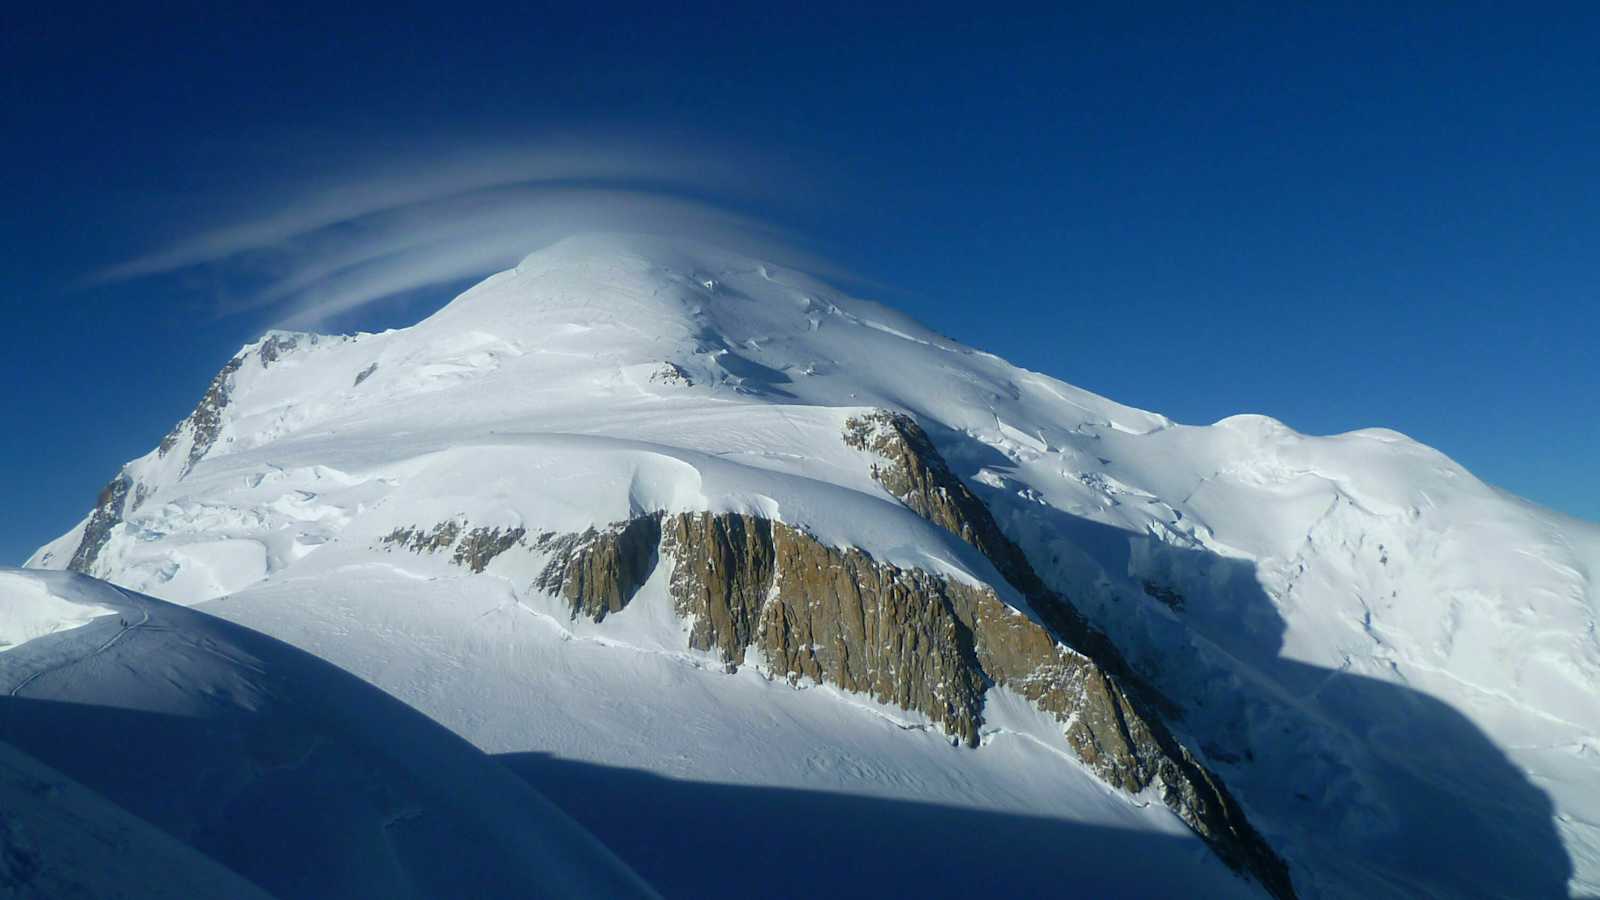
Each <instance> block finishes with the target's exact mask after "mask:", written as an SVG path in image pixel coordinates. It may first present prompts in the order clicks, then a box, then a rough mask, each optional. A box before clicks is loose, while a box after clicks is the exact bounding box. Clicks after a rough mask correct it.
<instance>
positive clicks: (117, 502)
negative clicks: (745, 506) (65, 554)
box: [67, 472, 133, 575]
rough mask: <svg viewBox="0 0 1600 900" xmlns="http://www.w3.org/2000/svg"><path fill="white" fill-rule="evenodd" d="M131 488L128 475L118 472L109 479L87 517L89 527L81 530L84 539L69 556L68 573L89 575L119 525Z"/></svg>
mask: <svg viewBox="0 0 1600 900" xmlns="http://www.w3.org/2000/svg"><path fill="white" fill-rule="evenodd" d="M132 485H133V479H132V478H130V477H129V476H128V473H127V472H118V473H117V477H115V478H113V479H111V482H110V483H109V484H107V485H106V486H105V487H104V488H102V489H101V490H100V496H99V497H98V498H96V499H95V503H94V511H93V512H91V513H90V514H89V523H88V524H87V525H85V526H84V528H83V539H82V540H81V541H79V542H78V549H77V552H75V553H73V554H72V561H71V562H69V563H67V568H68V569H70V570H72V571H74V572H81V573H83V574H85V575H87V574H89V570H90V568H92V567H93V566H94V561H95V559H96V558H98V557H99V556H100V551H101V550H102V549H104V548H105V545H106V541H108V540H110V538H111V529H113V528H115V527H117V525H119V524H120V523H121V522H122V515H123V504H124V502H125V501H126V500H127V498H128V489H129V488H130V487H132Z"/></svg>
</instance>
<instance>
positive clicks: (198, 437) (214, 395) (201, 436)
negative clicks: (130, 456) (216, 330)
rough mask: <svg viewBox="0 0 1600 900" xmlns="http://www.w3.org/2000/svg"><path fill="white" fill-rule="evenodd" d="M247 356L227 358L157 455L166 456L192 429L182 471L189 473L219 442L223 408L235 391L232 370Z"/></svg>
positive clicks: (235, 370)
mask: <svg viewBox="0 0 1600 900" xmlns="http://www.w3.org/2000/svg"><path fill="white" fill-rule="evenodd" d="M244 359H245V357H244V355H243V354H241V355H239V356H235V357H234V358H233V359H230V360H228V363H227V365H225V366H223V367H222V371H220V372H218V373H217V375H216V377H215V378H213V379H211V384H210V386H209V387H207V388H206V393H205V396H203V397H201V398H200V403H199V405H197V406H196V407H195V408H194V412H192V413H190V414H189V417H188V418H186V419H184V420H183V421H182V422H179V423H178V424H177V425H175V426H173V428H172V430H171V431H169V432H167V434H166V436H165V437H163V438H162V439H161V443H160V445H159V446H158V447H157V448H156V454H157V456H160V457H165V456H166V455H167V454H168V453H171V452H172V448H173V447H175V446H177V444H178V441H179V440H180V439H181V438H182V437H183V433H184V432H185V431H187V432H189V434H190V436H191V438H192V442H191V443H190V445H189V457H188V459H186V460H185V461H184V465H183V470H184V471H185V472H188V471H189V470H190V469H192V468H194V465H195V463H198V462H199V461H200V460H201V458H203V457H204V456H205V455H206V453H207V452H208V451H209V450H210V449H211V446H212V445H213V444H215V443H216V442H217V436H218V434H220V433H221V431H222V410H223V409H224V408H226V407H227V405H228V400H229V398H230V396H231V394H232V392H233V373H235V372H237V371H239V367H240V366H242V365H244Z"/></svg>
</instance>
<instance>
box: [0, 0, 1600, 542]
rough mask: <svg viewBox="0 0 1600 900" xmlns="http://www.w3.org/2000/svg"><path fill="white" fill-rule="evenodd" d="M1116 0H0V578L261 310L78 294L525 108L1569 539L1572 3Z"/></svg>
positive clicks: (1597, 387) (1574, 357)
mask: <svg viewBox="0 0 1600 900" xmlns="http://www.w3.org/2000/svg"><path fill="white" fill-rule="evenodd" d="M225 5H231V4H225ZM1115 6H1116V5H1108V6H1107V7H1105V8H1103V9H1098V8H1083V9H1080V10H1079V11H1075V12H1059V11H1058V12H1055V13H1052V14H1048V15H1046V14H1040V15H1037V16H1024V15H1021V14H1017V15H1011V16H999V17H988V16H966V17H963V16H956V15H945V14H942V13H936V12H933V11H930V10H927V9H918V8H916V7H909V6H908V7H906V8H905V9H903V10H900V11H897V12H880V13H875V14H873V15H871V16H865V17H864V16H862V15H861V14H859V13H854V12H843V11H839V12H828V11H824V10H820V9H817V10H813V11H808V12H805V13H800V12H797V11H784V10H780V9H778V8H776V7H768V8H763V9H760V10H758V11H753V12H750V13H748V14H730V13H727V12H723V11H718V12H716V13H710V12H707V13H704V14H693V13H687V12H682V11H672V12H663V11H659V10H657V11H655V12H644V11H640V10H631V9H627V8H624V7H611V8H605V9H602V8H600V7H596V6H593V5H585V9H584V11H583V12H582V14H579V13H578V12H577V11H576V10H574V11H570V12H566V13H553V12H537V13H535V12H524V13H520V14H509V13H506V12H495V13H492V14H491V13H472V12H468V11H466V10H464V9H460V8H454V7H444V9H445V11H444V12H439V11H438V9H439V7H438V6H437V5H435V9H434V11H431V12H424V11H423V10H422V9H421V8H419V9H416V10H408V9H406V8H404V7H402V6H397V5H394V4H390V5H387V6H385V7H382V8H377V9H374V10H369V11H367V12H362V13H349V14H332V15H323V16H321V17H319V18H317V19H315V20H312V19H303V18H296V17H294V16H291V15H288V14H282V13H272V12H267V11H264V10H261V11H256V12H245V13H239V12H231V13H228V14H227V15H226V17H222V16H219V15H218V14H205V15H202V14H199V13H195V14H192V15H187V16H182V17H164V16H158V15H152V14H148V13H145V14H139V15H133V14H119V13H105V12H99V13H94V14H59V15H56V16H55V17H54V18H50V17H44V18H29V17H28V16H24V17H23V18H21V19H17V18H12V19H10V20H8V21H6V22H5V23H4V24H3V26H0V136H3V138H4V139H3V140H0V161H3V162H4V166H5V196H4V204H3V206H0V247H3V251H0V287H3V293H0V296H3V297H4V301H3V302H4V307H3V309H4V312H5V315H6V326H7V327H6V328H5V329H4V332H3V333H4V335H5V339H4V346H3V348H0V373H3V375H4V378H5V381H4V383H5V389H4V391H3V393H0V422H3V423H4V427H3V431H0V434H3V438H0V472H4V473H5V474H4V479H5V481H4V483H3V486H0V499H3V501H4V504H5V510H6V515H5V516H3V517H0V560H3V561H6V562H19V561H20V560H21V559H22V558H23V557H25V556H26V555H27V554H28V553H29V552H31V550H32V549H33V548H34V547H36V546H37V545H38V544H40V543H42V542H43V541H45V540H47V539H49V538H51V537H53V536H55V535H56V534H58V533H60V532H62V531H64V530H65V529H67V528H68V527H70V526H71V524H72V523H73V522H74V521H76V519H77V518H78V517H79V516H81V515H82V514H83V513H84V512H85V511H86V510H87V509H88V507H89V506H90V504H91V502H92V500H93V497H94V495H95V493H96V491H97V490H98V489H99V487H100V486H101V485H102V484H104V483H105V481H106V480H107V479H108V478H109V477H110V476H111V475H112V474H113V473H114V472H115V471H116V469H117V467H118V466H119V465H120V464H121V463H122V462H123V461H125V460H127V459H130V458H132V457H135V456H137V455H139V454H142V453H144V452H146V451H147V450H148V449H150V448H151V447H152V446H153V445H154V444H155V442H156V441H157V440H158V439H159V438H160V436H161V435H162V434H163V433H164V432H165V431H166V430H167V429H168V428H169V427H170V426H171V425H172V423H173V422H174V421H176V420H177V419H179V418H181V417H182V416H183V415H185V414H186V413H187V412H188V411H189V410H190V409H191V408H192V407H193V405H194V402H195V401H196V400H197V399H198V397H199V395H200V394H201V392H202V391H203V390H204V388H205V385H206V383H207V381H208V380H209V379H210V377H211V376H212V375H213V374H214V373H215V371H216V370H217V368H218V367H220V365H221V364H222V363H223V362H224V361H226V359H227V358H228V357H229V356H230V355H231V354H232V353H233V351H234V350H235V349H236V348H237V347H238V345H240V344H242V343H244V342H245V341H248V340H250V339H253V338H254V337H255V336H256V335H257V334H258V333H259V332H260V331H261V330H262V329H263V328H265V327H267V326H269V325H271V324H273V323H274V322H275V321H277V320H278V319H279V318H280V317H281V314H282V310H280V309H273V308H270V307H267V308H257V309H253V310H249V311H245V312H238V313H233V314H229V315H220V316H219V315H218V314H216V312H215V310H216V309H217V308H218V307H219V305H226V304H227V302H228V296H227V295H228V294H229V293H230V292H234V291H236V290H237V285H238V284H239V282H240V279H241V278H244V279H247V278H248V276H249V274H250V273H249V272H248V271H247V272H244V273H242V274H241V272H240V271H239V269H240V267H241V266H243V267H244V268H246V269H248V268H249V266H250V265H262V263H261V262H260V260H259V259H256V260H254V261H251V260H246V261H245V262H244V263H239V262H238V261H234V262H232V263H227V264H223V263H212V264H206V265H201V266H195V267H191V268H188V269H185V270H182V271H178V272H173V273H167V274H163V275H159V276H155V277H147V278H135V279H126V280H121V281H115V282H111V283H102V284H98V285H94V286H88V287H84V286H82V282H83V281H84V279H86V278H88V277H90V276H92V275H94V274H95V273H96V272H100V271H103V270H104V269H105V268H106V267H107V266H110V265H114V264H116V263H119V262H122V261H125V260H127V259H129V258H135V257H139V256H141V255H143V254H147V253H150V252H153V251H157V250H160V249H162V247H164V246H166V245H167V244H169V243H170V242H172V241H175V240H179V239H181V238H183V237H185V236H186V235H189V234H191V233H192V232H194V231H195V230H196V229H197V228H203V227H211V226H214V225H216V224H218V223H219V222H222V221H225V220H227V219H228V215H229V214H231V213H233V212H236V211H237V210H238V209H242V208H243V206H242V205H247V204H248V203H249V202H251V199H252V194H253V193H254V194H256V195H266V197H267V199H270V197H271V195H272V194H274V193H275V192H278V191H280V190H283V189H284V188H285V186H292V185H294V184H295V183H296V181H297V179H300V180H307V179H311V178H312V177H314V176H316V175H317V174H318V173H319V172H321V170H322V168H323V167H324V164H326V165H328V166H333V165H335V164H336V163H339V164H344V165H345V168H344V169H343V170H341V171H348V170H349V165H348V164H349V163H350V162H351V161H352V160H355V161H356V162H358V163H359V162H361V161H363V160H370V161H372V162H373V164H374V165H381V163H382V161H383V160H384V159H385V158H386V157H387V156H388V155H390V154H393V155H394V156H396V157H406V158H408V159H410V160H411V163H410V164H411V165H412V167H413V168H415V167H416V166H417V165H419V164H421V165H424V166H425V165H426V162H427V160H428V159H429V154H431V153H435V152H439V151H440V148H446V149H448V148H450V147H451V146H452V145H453V144H454V143H455V142H458V141H459V142H460V143H462V144H463V145H465V144H474V145H477V146H482V145H484V144H485V142H489V143H492V142H494V141H495V140H499V139H502V138H503V137H504V136H507V135H512V136H522V138H525V136H526V135H530V134H541V133H549V132H551V131H552V130H555V131H564V130H572V131H575V132H587V131H593V130H595V129H601V130H605V131H606V132H607V133H610V134H616V133H624V134H631V135H635V136H638V135H670V136H672V139H673V140H674V141H676V142H678V145H679V146H684V145H687V146H693V145H694V144H695V143H696V142H699V141H705V142H708V143H715V144H717V145H718V146H720V147H723V148H728V147H732V148H735V150H736V153H735V155H736V156H738V157H739V158H741V159H743V160H746V161H747V163H748V165H749V171H748V172H747V173H746V174H748V175H750V177H751V178H752V179H754V180H755V181H757V182H759V184H758V189H757V190H755V191H753V192H749V191H747V192H745V193H743V194H741V195H740V196H739V198H738V199H737V200H733V199H727V198H721V199H719V201H718V202H723V203H724V204H725V205H726V204H733V205H735V206H737V207H738V208H739V209H740V211H742V212H744V213H747V214H751V215H756V216H760V217H762V218H764V219H767V220H769V221H773V222H775V223H777V224H779V225H782V226H783V227H785V228H788V229H790V230H792V231H793V232H795V233H796V234H798V235H800V236H802V237H803V238H806V239H807V240H809V241H811V242H813V243H814V244H815V245H816V246H818V247H819V248H821V249H824V250H825V251H826V252H827V253H828V254H830V255H831V256H832V257H833V258H835V259H837V260H839V261H840V262H841V263H842V264H844V265H847V266H849V267H851V268H852V269H854V270H855V271H857V272H860V273H862V274H863V275H865V276H868V277H870V278H872V279H875V280H876V281H877V282H881V283H882V284H884V285H889V286H893V288H894V289H895V290H893V291H892V292H887V293H884V294H882V295H881V296H883V297H885V298H886V299H888V300H889V301H890V302H892V303H894V304H895V305H898V306H900V307H902V308H904V309H906V310H907V311H908V312H911V313H912V314H914V315H916V316H918V317H919V318H921V319H923V320H924V321H925V322H927V323H928V324H929V325H931V326H933V327H935V328H937V329H938V330H940V331H943V332H945V333H947V334H949V335H951V336H953V337H956V338H958V339H960V340H962V341H964V342H966V343H969V344H973V345H976V346H978V347H981V348H984V349H987V350H991V351H994V352H997V353H999V354H1001V355H1003V356H1005V357H1008V358H1009V359H1011V360H1012V361H1014V362H1016V363H1019V364H1021V365H1025V366H1028V367H1030V368H1034V369H1038V370H1041V371H1044V372H1048V373H1050V374H1052V375H1056V376H1058V377H1061V378H1063V379H1065V380H1067V381H1070V382H1073V383H1075V384H1079V385H1082V386H1084V387H1087V388H1089V389H1092V390H1095V391H1098V392H1100V393H1103V394H1106V395H1109V396H1111V397H1113V398H1115V399H1117V400H1120V401H1123V402H1126V403H1131V404H1134V405H1138V406H1143V407H1146V408H1150V409H1155V410H1158V411H1161V412H1164V413H1166V414H1168V415H1170V416H1172V417H1174V418H1176V419H1178V420H1180V421H1184V422H1192V423H1204V422H1210V421H1214V420H1216V419H1218V418H1221V417H1223V416H1226V415H1230V414H1233V413H1236V412H1245V411H1248V412H1260V413H1265V414H1269V415H1272V416H1275V417H1277V418H1280V419H1283V420H1284V421H1286V422H1287V423H1289V424H1290V425H1291V426H1293V427H1295V428H1297V429H1300V430H1302V431H1307V432H1312V433H1332V432H1338V431H1343V430H1348V429H1351V428H1358V427H1365V426H1375V425H1381V426H1387V427H1391V428H1396V429H1399V430H1401V431H1404V432H1406V433H1408V434H1410V435H1412V436H1414V437H1416V438H1417V439H1419V440H1422V441H1424V442H1426V443H1429V444H1431V445H1434V446H1436V447H1438V448H1440V449H1442V450H1443V451H1445V452H1446V453H1448V454H1450V455H1451V456H1453V457H1455V458H1456V459H1458V460H1459V461H1461V462H1462V463H1463V464H1465V465H1466V466H1467V467H1469V468H1470V469H1472V470H1473V471H1474V472H1476V473H1477V474H1478V475H1480V476H1481V477H1483V478H1484V479H1485V480H1488V481H1490V482H1492V483H1495V484H1498V485H1500V486H1503V487H1505V488H1508V489H1510V490H1512V491H1515V492H1517V493H1520V494H1523V495H1525V496H1528V497H1530V498H1533V499H1535V500H1537V501H1539V502H1541V503H1544V504H1547V505H1549V506H1553V507H1556V508H1558V509H1562V510H1565V511H1567V512H1570V513H1573V514H1576V515H1580V516H1584V517H1587V518H1590V519H1600V473H1597V470H1596V460H1597V459H1600V401H1597V398H1600V349H1597V346H1596V344H1597V338H1600V327H1597V324H1596V320H1595V311H1596V309H1597V307H1600V303H1597V300H1600V296H1597V295H1600V53H1597V52H1596V49H1595V48H1596V47H1597V46H1600V5H1595V4H1573V5H1571V6H1567V7H1555V6H1552V7H1545V8H1542V9H1534V8H1532V7H1529V6H1527V5H1517V6H1512V5H1502V6H1500V7H1498V8H1489V7H1481V8H1478V7H1471V6H1468V5H1458V4H1451V5H1449V7H1450V11H1449V12H1448V13H1442V14H1441V13H1425V12H1420V11H1411V12H1395V11H1394V10H1392V9H1389V8H1388V7H1389V6H1391V4H1373V5H1372V6H1371V7H1370V8H1368V9H1365V10H1359V9H1352V8H1350V5H1348V4H1339V6H1340V7H1342V8H1341V9H1340V10H1338V11H1321V12H1317V11H1303V10H1301V11H1293V12H1290V11H1286V10H1284V9H1283V6H1284V5H1282V4H1260V5H1258V6H1253V7H1252V6H1238V7H1218V8H1215V9H1206V10H1203V11H1197V10H1196V9H1193V8H1190V9H1188V10H1179V9H1162V8H1159V7H1155V6H1149V7H1145V8H1143V9H1142V10H1139V11H1138V12H1127V11H1113V10H1114V7H1115ZM1193 6H1200V5H1199V4H1192V5H1191V7H1193ZM10 15H13V16H14V15H15V14H14V13H11V14H10ZM522 138H519V139H522ZM645 141H646V143H648V141H649V139H648V138H647V139H645ZM525 145H526V144H525V142H524V144H522V145H519V146H525ZM708 159H709V157H708ZM419 161H420V162H419ZM718 165H723V163H714V162H709V161H708V162H707V166H708V168H710V167H715V166H718ZM358 168H359V166H358ZM716 174H717V173H715V172H708V173H707V175H708V177H712V176H714V175H716ZM254 202H257V203H260V202H263V198H262V196H256V197H255V198H254ZM275 252H279V253H281V254H282V255H283V256H285V257H288V258H292V254H293V253H294V252H295V247H294V246H293V245H291V246H288V247H284V248H278V249H277V250H276V251H275ZM449 294H450V291H449V290H446V289H444V288H435V289H433V290H424V291H417V292H413V294H412V295H410V296H409V297H408V298H405V299H404V300H402V301H396V302H389V303H384V304H378V305H374V306H368V307H364V308H362V309H360V310H357V311H355V312H352V313H350V314H348V315H345V316H343V317H341V318H340V319H339V320H338V321H337V322H336V323H334V324H337V325H338V326H339V327H341V328H373V327H385V326H389V325H398V324H405V323H406V322H408V321H411V320H414V319H415V318H417V317H420V316H421V315H422V314H424V313H426V312H427V311H429V310H430V309H432V308H434V307H436V306H437V305H439V304H441V303H442V302H444V301H445V300H447V299H448V298H449Z"/></svg>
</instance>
